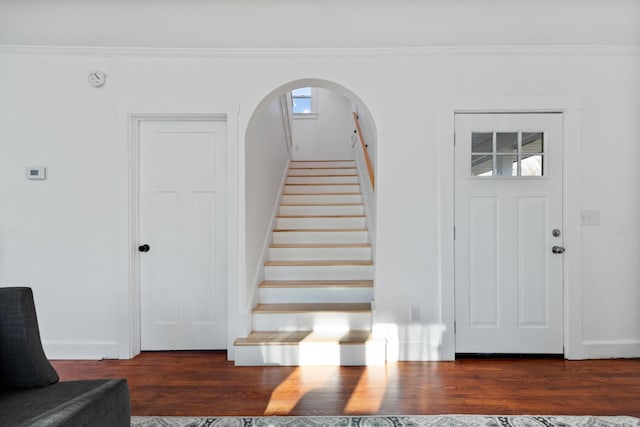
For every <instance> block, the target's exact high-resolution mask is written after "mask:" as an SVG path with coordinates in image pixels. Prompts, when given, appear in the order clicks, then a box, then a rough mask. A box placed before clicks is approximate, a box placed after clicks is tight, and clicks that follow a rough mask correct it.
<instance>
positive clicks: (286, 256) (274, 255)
mask: <svg viewBox="0 0 640 427" xmlns="http://www.w3.org/2000/svg"><path fill="white" fill-rule="evenodd" d="M269 259H270V260H271V261H329V260H349V259H351V260H363V261H364V260H369V259H371V248H370V247H355V248H269Z"/></svg>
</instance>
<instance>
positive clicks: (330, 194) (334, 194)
mask: <svg viewBox="0 0 640 427" xmlns="http://www.w3.org/2000/svg"><path fill="white" fill-rule="evenodd" d="M287 185H288V184H287ZM282 194H283V195H284V196H360V195H362V193H282Z"/></svg>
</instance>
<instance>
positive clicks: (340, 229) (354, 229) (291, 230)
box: [273, 228, 367, 233]
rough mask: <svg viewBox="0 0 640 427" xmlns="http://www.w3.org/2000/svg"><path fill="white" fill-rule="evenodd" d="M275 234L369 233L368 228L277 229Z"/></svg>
mask: <svg viewBox="0 0 640 427" xmlns="http://www.w3.org/2000/svg"><path fill="white" fill-rule="evenodd" d="M273 231H274V232H275V231H277V232H285V233H292V232H293V233H296V232H302V233H307V232H313V233H317V232H323V233H324V232H333V233H335V232H336V231H346V232H352V231H367V229H366V228H296V229H280V228H276V229H275V230H273Z"/></svg>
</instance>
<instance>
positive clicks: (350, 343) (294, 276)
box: [235, 160, 386, 366]
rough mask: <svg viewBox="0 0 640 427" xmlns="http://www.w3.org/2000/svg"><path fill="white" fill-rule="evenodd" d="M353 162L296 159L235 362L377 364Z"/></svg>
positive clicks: (380, 343) (378, 346)
mask: <svg viewBox="0 0 640 427" xmlns="http://www.w3.org/2000/svg"><path fill="white" fill-rule="evenodd" d="M373 268H374V267H373V262H372V256H371V246H370V244H369V235H368V230H367V221H366V217H365V211H364V205H363V200H362V193H361V189H360V184H359V179H358V174H357V170H356V165H355V162H354V161H352V160H344V161H294V162H291V164H290V166H289V173H288V176H287V179H286V182H285V185H284V189H283V194H282V201H281V205H280V207H279V214H278V217H277V218H276V228H275V229H274V230H273V240H272V244H271V247H270V248H269V261H267V262H266V263H265V266H264V277H265V281H264V282H262V283H261V284H260V286H259V292H260V294H259V295H260V303H259V304H258V305H257V306H256V307H255V308H254V309H253V312H252V317H253V332H252V333H251V334H249V336H248V337H246V338H239V339H237V340H236V342H235V359H236V361H235V363H236V365H294V366H298V365H380V364H384V363H385V354H386V343H385V341H384V339H378V338H375V337H373V336H372V332H371V328H372V323H373V312H372V301H373V278H374V269H373Z"/></svg>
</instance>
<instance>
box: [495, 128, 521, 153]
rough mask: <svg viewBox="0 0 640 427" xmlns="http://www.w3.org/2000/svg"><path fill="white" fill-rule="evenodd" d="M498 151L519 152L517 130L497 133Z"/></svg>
mask: <svg viewBox="0 0 640 427" xmlns="http://www.w3.org/2000/svg"><path fill="white" fill-rule="evenodd" d="M496 151H497V152H498V153H517V152H518V134H517V133H516V132H508V133H504V132H498V133H497V134H496Z"/></svg>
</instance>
